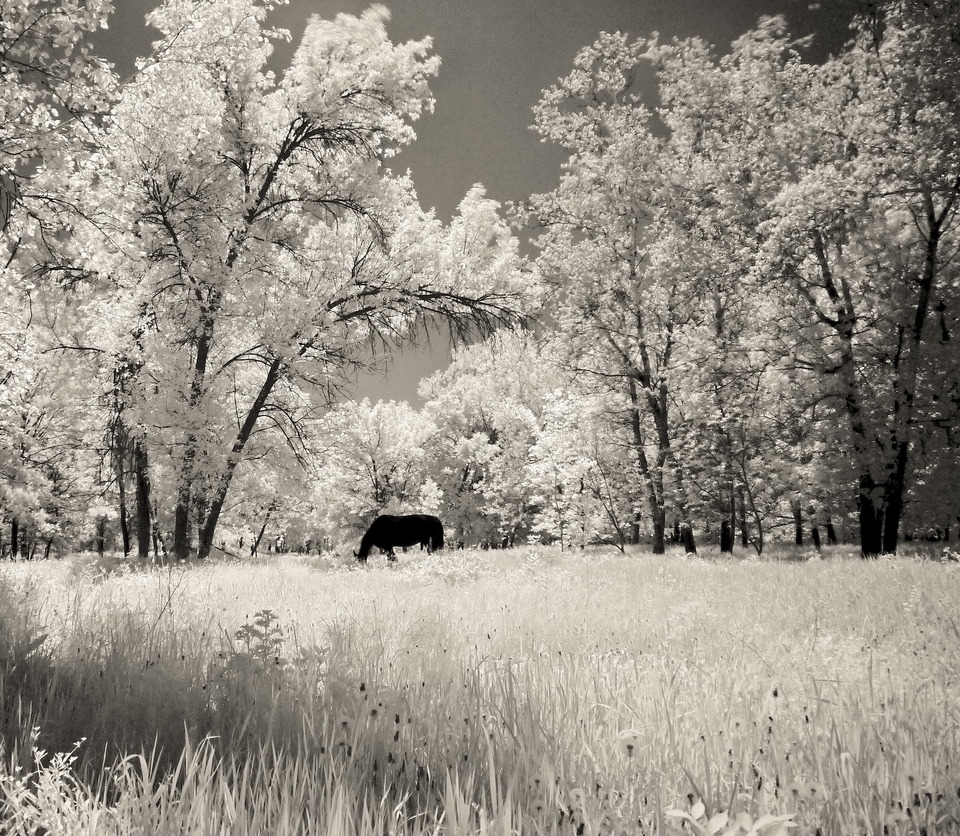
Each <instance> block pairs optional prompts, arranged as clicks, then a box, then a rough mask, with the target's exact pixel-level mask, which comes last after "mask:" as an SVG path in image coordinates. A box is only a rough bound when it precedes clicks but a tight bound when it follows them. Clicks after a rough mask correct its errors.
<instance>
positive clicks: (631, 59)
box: [530, 33, 696, 554]
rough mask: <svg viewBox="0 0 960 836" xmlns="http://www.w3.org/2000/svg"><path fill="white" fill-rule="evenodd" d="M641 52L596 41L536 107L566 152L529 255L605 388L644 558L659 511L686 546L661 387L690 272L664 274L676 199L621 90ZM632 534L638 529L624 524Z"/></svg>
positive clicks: (635, 103) (587, 373)
mask: <svg viewBox="0 0 960 836" xmlns="http://www.w3.org/2000/svg"><path fill="white" fill-rule="evenodd" d="M649 48H650V44H648V42H646V41H645V40H637V41H634V42H632V43H631V42H629V41H628V40H627V38H626V36H624V35H622V34H619V33H618V34H614V35H609V34H604V35H601V37H600V39H599V40H598V41H597V42H596V43H595V44H594V45H593V46H591V47H588V48H586V49H584V50H582V51H581V52H580V53H579V54H578V55H577V57H576V59H575V62H574V70H573V72H571V73H570V74H569V75H568V76H566V77H565V78H563V79H561V80H560V82H559V83H558V84H557V85H555V86H554V87H553V88H551V89H550V90H548V91H547V92H546V93H545V95H544V98H543V100H542V101H541V102H540V104H539V105H538V106H537V107H536V108H535V114H536V127H537V130H538V131H539V132H540V133H541V134H542V135H543V136H544V137H545V138H547V139H549V140H551V141H553V142H555V143H557V144H559V145H560V146H561V147H563V148H564V149H565V150H567V151H568V152H569V153H570V157H569V159H568V160H567V162H566V163H564V174H563V176H562V178H561V182H560V185H559V186H558V188H557V189H555V190H554V191H553V192H551V193H549V194H546V195H539V196H535V197H534V198H532V200H531V207H530V210H531V213H532V215H533V217H534V219H535V221H536V223H537V224H538V225H539V226H540V228H541V231H540V233H539V235H538V236H537V245H538V246H539V247H540V249H541V254H540V256H539V257H538V259H537V262H538V265H539V268H540V270H541V271H542V272H543V274H544V276H545V278H546V280H548V281H551V282H554V283H555V284H556V286H557V291H558V292H557V298H558V299H559V302H558V310H557V313H556V317H557V321H558V327H559V329H560V331H561V332H562V333H563V334H564V337H565V341H566V343H567V345H568V346H569V347H570V351H569V355H568V358H567V362H568V364H569V365H570V366H571V368H573V369H576V370H577V372H578V373H579V374H580V376H581V379H582V380H586V379H589V380H592V381H593V383H592V384H591V385H590V388H592V390H593V391H596V392H597V393H604V394H606V393H610V392H616V393H617V394H618V395H619V397H620V400H621V403H622V406H621V414H622V419H621V420H622V421H623V423H624V425H625V426H626V427H627V428H629V434H630V436H629V437H630V439H631V446H632V451H631V455H632V458H633V460H634V462H635V467H636V472H637V483H638V485H639V486H640V490H639V491H638V494H640V495H642V496H643V498H644V501H645V504H646V507H647V509H648V513H649V517H650V521H651V526H652V531H653V550H654V552H655V553H657V554H662V553H663V552H664V550H665V531H666V517H667V509H668V507H674V508H676V509H677V512H678V513H679V515H680V516H681V517H682V519H683V528H684V533H685V541H686V542H687V544H688V548H690V549H691V550H693V549H694V548H695V547H694V546H693V534H692V526H691V522H690V518H689V500H688V496H687V491H686V485H685V477H684V472H683V468H682V466H681V463H680V461H679V459H678V457H677V455H676V450H675V445H674V441H675V439H674V422H673V421H672V418H671V390H672V389H673V388H675V387H676V386H677V385H678V383H677V381H678V377H677V375H678V369H677V366H676V360H677V340H678V337H679V333H680V331H681V330H682V329H683V328H684V327H685V325H686V323H687V322H688V321H689V320H690V317H691V315H692V312H693V306H694V304H695V298H696V293H695V285H694V284H691V282H690V279H691V274H690V273H684V271H682V270H677V269H675V265H674V261H675V258H676V255H677V250H676V247H675V243H676V239H675V237H674V236H673V235H672V227H671V224H672V213H673V208H674V204H675V203H676V198H675V196H674V193H673V191H672V189H673V188H674V186H675V178H674V177H673V175H672V169H673V167H674V162H673V154H672V149H671V147H670V144H669V143H668V142H665V141H663V140H662V139H660V138H659V137H658V136H657V135H656V132H655V130H654V125H653V124H652V122H653V118H652V114H651V113H650V111H649V109H648V108H646V107H645V106H644V105H643V103H642V102H641V101H640V99H639V97H638V96H637V95H636V94H635V93H634V92H632V85H633V82H634V77H635V74H636V73H637V72H638V65H640V64H641V62H642V61H643V59H644V56H645V55H646V53H647V50H648V49H649ZM635 529H636V531H637V532H638V531H639V523H635Z"/></svg>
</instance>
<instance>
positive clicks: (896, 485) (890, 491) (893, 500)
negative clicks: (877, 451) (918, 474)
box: [883, 441, 908, 554]
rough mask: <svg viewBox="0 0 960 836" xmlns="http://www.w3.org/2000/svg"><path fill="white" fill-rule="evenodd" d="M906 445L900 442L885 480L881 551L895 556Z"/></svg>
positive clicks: (904, 481)
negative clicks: (885, 499)
mask: <svg viewBox="0 0 960 836" xmlns="http://www.w3.org/2000/svg"><path fill="white" fill-rule="evenodd" d="M907 455H908V449H907V444H906V443H904V442H902V441H901V444H900V449H899V450H897V461H896V466H895V468H894V472H893V474H892V475H891V476H890V478H889V479H888V480H887V490H886V496H887V506H886V508H885V510H884V515H883V551H884V553H886V554H896V551H897V543H898V541H899V537H900V521H901V519H902V518H903V494H904V488H905V483H906V472H907Z"/></svg>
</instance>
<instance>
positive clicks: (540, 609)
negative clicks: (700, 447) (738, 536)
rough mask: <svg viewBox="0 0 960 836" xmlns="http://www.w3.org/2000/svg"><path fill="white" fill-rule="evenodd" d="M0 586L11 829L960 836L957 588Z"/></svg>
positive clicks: (848, 574)
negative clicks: (788, 831) (788, 828)
mask: <svg viewBox="0 0 960 836" xmlns="http://www.w3.org/2000/svg"><path fill="white" fill-rule="evenodd" d="M0 584H2V588H3V590H4V591H3V593H2V600H0V700H2V705H0V717H2V718H3V719H2V723H3V725H2V739H3V741H4V745H5V750H4V755H3V759H2V761H3V764H2V775H0V792H2V797H3V799H4V800H3V801H2V804H3V808H2V809H3V813H2V820H5V821H6V832H11V833H31V834H32V833H34V832H37V828H38V827H43V828H46V829H47V832H51V833H69V834H74V833H98V834H99V833H104V834H106V833H117V834H121V833H122V834H128V833H150V834H153V833H161V834H163V833H211V834H213V833H216V834H221V833H231V834H234V833H236V834H240V833H271V834H274V833H275V834H287V833H290V834H292V833H298V834H300V833H325V834H328V833H334V834H337V833H350V834H368V833H374V832H376V833H381V834H382V833H426V832H429V833H436V832H439V831H442V832H445V833H478V832H483V833H486V832H497V833H507V832H511V833H515V832H522V833H531V832H532V833H558V832H563V833H574V834H589V835H590V836H592V834H605V833H668V832H673V831H674V830H677V829H678V828H681V827H682V828H683V832H689V833H721V834H723V833H737V834H742V833H746V832H748V831H752V832H753V833H756V834H766V836H772V834H775V833H778V832H783V830H784V817H787V816H789V819H788V820H787V822H786V823H787V824H789V823H794V824H796V825H798V827H799V830H796V829H795V830H793V831H792V832H801V833H811V834H812V833H816V832H817V831H818V830H819V832H820V833H822V834H833V833H836V834H848V833H849V834H853V833H881V832H883V831H884V827H886V828H887V832H889V833H891V834H899V833H920V832H921V829H920V828H921V827H924V828H926V830H925V831H924V832H926V833H927V834H933V833H950V832H956V831H957V830H958V829H960V798H958V793H960V766H958V764H957V757H956V756H957V753H958V752H960V732H958V705H960V693H958V681H960V641H958V640H960V631H958V617H960V615H958V613H960V607H958V602H960V570H958V567H957V566H956V565H953V564H950V565H941V564H939V563H935V562H931V561H915V560H897V561H894V560H884V561H879V562H864V561H860V560H855V559H847V558H845V557H844V555H843V554H842V553H840V552H834V553H832V554H831V555H830V556H829V557H828V559H827V560H823V561H820V560H817V561H811V562H806V563H798V562H792V561H791V562H762V563H760V562H756V561H740V560H736V561H733V560H725V561H720V560H716V559H707V560H703V559H695V560H689V559H686V558H684V557H682V556H681V555H679V554H671V555H668V556H667V557H666V558H659V559H658V558H655V557H653V556H651V555H646V554H634V555H627V556H620V555H618V554H616V553H614V552H612V551H604V550H599V551H589V552H587V553H576V554H569V553H564V554H561V553H560V552H558V551H555V550H550V549H543V548H538V549H533V548H520V549H514V550H511V551H505V552H475V551H466V552H447V553H440V554H436V555H433V556H429V557H428V556H426V555H419V554H417V555H414V554H410V555H407V556H403V557H401V560H400V563H399V564H398V565H395V566H389V565H387V564H386V563H384V562H382V561H380V560H376V561H373V563H372V565H371V566H369V567H367V568H366V569H355V568H354V567H352V566H349V565H346V564H343V563H338V562H321V561H317V560H312V561H302V560H297V559H295V558H281V559H274V560H271V561H269V562H265V563H262V564H208V565H204V566H189V567H178V568H173V569H166V570H151V571H133V570H124V571H113V572H110V573H109V574H106V575H104V574H98V572H97V565H96V562H95V561H91V560H89V559H80V558H77V559H74V560H71V561H62V562H51V563H46V564H34V565H30V564H12V565H5V566H3V567H0ZM78 741H79V742H78ZM681 813H682V814H683V815H681ZM764 816H767V817H768V818H763V817H764Z"/></svg>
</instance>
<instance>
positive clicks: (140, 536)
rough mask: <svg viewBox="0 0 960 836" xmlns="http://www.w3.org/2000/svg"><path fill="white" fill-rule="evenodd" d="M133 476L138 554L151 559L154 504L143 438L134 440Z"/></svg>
mask: <svg viewBox="0 0 960 836" xmlns="http://www.w3.org/2000/svg"><path fill="white" fill-rule="evenodd" d="M133 478H134V486H135V489H136V501H137V556H138V557H139V558H140V559H141V560H149V558H150V540H151V533H152V525H151V522H152V520H151V508H152V506H151V504H150V472H149V470H148V461H147V450H146V448H145V447H144V440H143V439H142V438H137V439H135V440H134V442H133ZM154 553H156V547H154Z"/></svg>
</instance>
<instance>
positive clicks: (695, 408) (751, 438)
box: [0, 0, 960, 557]
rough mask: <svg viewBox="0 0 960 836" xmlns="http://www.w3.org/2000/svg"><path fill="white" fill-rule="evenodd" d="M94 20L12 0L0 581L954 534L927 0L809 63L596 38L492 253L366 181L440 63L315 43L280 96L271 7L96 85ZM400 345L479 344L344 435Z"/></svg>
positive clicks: (795, 57)
mask: <svg viewBox="0 0 960 836" xmlns="http://www.w3.org/2000/svg"><path fill="white" fill-rule="evenodd" d="M101 5H102V4H100V3H97V2H94V0H88V2H87V3H86V4H85V5H81V6H78V7H77V8H71V9H66V10H64V9H61V8H60V7H59V6H57V5H56V4H52V3H50V2H47V0H31V2H29V3H17V4H14V3H13V2H12V0H4V2H3V9H4V20H9V21H10V22H11V23H10V25H9V26H7V27H6V28H5V29H4V31H3V36H2V37H3V38H4V39H6V40H7V42H6V43H5V51H4V52H3V53H2V55H3V58H2V60H3V61H4V62H6V63H5V65H4V66H5V67H7V65H9V67H10V68H11V70H10V72H6V71H5V72H4V73H3V75H2V76H0V87H2V92H3V96H2V97H0V104H2V106H3V108H4V114H3V115H4V116H5V122H4V125H5V127H4V128H3V129H2V130H4V131H5V133H4V134H3V135H2V136H0V183H2V186H3V188H2V193H3V200H2V202H0V208H2V209H3V221H4V233H3V235H4V237H3V248H4V253H3V263H4V264H5V267H4V273H3V277H4V283H3V293H4V294H5V297H6V298H5V302H6V304H5V305H4V308H3V310H4V313H3V317H4V320H3V326H2V327H3V341H2V351H3V356H2V357H0V372H2V376H0V399H2V401H3V406H4V409H3V413H2V416H0V438H2V443H0V457H2V460H0V466H2V473H3V487H2V490H3V493H2V495H0V503H2V508H3V513H4V517H5V522H6V526H5V529H6V530H7V531H8V532H9V533H10V539H11V540H12V539H13V537H14V532H16V535H15V536H16V537H17V539H18V547H19V548H21V549H22V548H23V545H22V544H23V543H24V542H31V543H36V544H37V546H36V548H37V549H39V548H40V546H41V545H43V544H44V543H46V544H48V545H50V544H54V545H55V544H56V543H58V542H59V543H61V544H63V545H65V546H74V545H76V544H78V543H84V544H87V545H89V544H90V543H95V542H97V541H98V540H99V541H101V542H103V541H105V540H106V539H107V538H108V537H109V536H111V534H112V533H114V532H115V533H116V536H117V537H118V538H119V540H120V541H121V542H122V544H123V546H124V549H125V550H126V549H129V550H131V551H138V552H139V553H140V554H141V555H143V556H146V555H147V554H149V553H150V552H151V551H154V552H161V553H162V552H163V551H164V549H167V550H168V551H169V553H170V554H172V555H174V556H177V557H186V556H188V555H190V554H193V553H197V554H199V555H200V556H201V557H203V556H206V555H207V554H208V553H209V552H210V550H211V548H213V547H214V546H216V545H217V544H218V543H223V544H236V546H237V547H239V543H240V538H241V537H243V538H244V543H246V544H249V543H251V541H255V540H256V539H257V537H258V536H259V535H260V534H262V532H263V531H265V530H267V528H269V527H270V526H272V525H276V526H278V530H280V529H282V530H285V531H286V532H287V541H288V543H293V542H294V541H295V540H296V541H298V542H306V541H307V540H310V541H311V542H312V543H317V542H320V541H321V540H323V541H326V542H333V541H337V540H339V539H343V540H346V539H351V538H354V537H356V535H357V533H358V531H359V530H360V529H362V528H363V526H364V525H365V524H366V523H368V522H369V520H370V519H371V518H372V516H373V515H375V514H376V513H377V512H378V511H380V510H383V509H388V510H407V509H416V510H425V511H433V512H436V513H439V514H440V515H441V516H442V517H443V518H444V520H445V522H446V524H447V527H448V529H449V532H450V534H449V536H450V538H451V539H454V540H463V541H465V542H468V543H503V542H508V543H511V542H518V541H522V540H524V539H527V538H535V539H540V540H551V541H559V542H561V543H563V544H578V543H586V542H595V541H604V542H614V543H617V544H625V543H628V542H637V541H644V540H649V541H650V542H651V543H652V546H653V549H654V551H657V552H662V551H663V550H664V549H665V546H666V543H667V542H668V540H669V539H670V538H671V537H673V538H674V539H679V540H681V541H683V542H684V543H685V544H686V546H687V548H688V549H693V548H695V544H696V541H697V539H698V538H701V539H702V538H703V537H704V536H706V535H707V532H710V535H709V536H711V537H714V536H715V537H716V538H717V539H718V540H719V541H720V542H721V544H722V546H723V547H724V548H732V547H733V544H734V542H735V541H737V540H739V541H740V542H741V543H743V542H747V543H750V544H751V545H752V547H754V548H756V549H757V550H758V551H762V549H763V546H764V544H765V543H766V542H768V541H769V539H770V538H771V537H786V538H788V539H790V540H799V538H800V537H809V538H811V539H814V540H815V539H816V538H823V539H826V540H829V539H831V538H832V537H834V536H837V535H838V533H839V536H843V537H845V538H847V539H851V540H854V541H856V542H858V543H859V545H860V548H861V550H862V552H863V554H864V555H867V556H873V555H877V554H881V553H884V552H894V551H896V549H897V546H898V544H899V542H900V541H901V540H902V539H903V538H904V537H905V536H912V535H917V536H925V535H927V534H929V533H933V532H939V535H938V536H946V535H947V534H948V533H949V532H950V531H951V530H955V527H956V525H957V522H958V514H960V351H958V337H957V326H958V316H960V315H958V311H960V276H958V272H960V266H958V262H957V252H958V244H960V240H958V234H957V229H956V215H957V202H958V197H960V83H958V82H960V37H958V32H960V10H958V6H957V4H956V3H955V2H951V0H929V2H921V0H891V2H887V3H884V4H879V5H878V6H877V7H876V8H872V9H871V10H870V11H868V12H865V13H864V15H862V16H861V17H860V18H858V19H857V20H855V21H854V22H853V24H854V25H853V28H852V30H851V40H850V42H849V44H848V45H847V46H846V47H845V48H844V49H843V50H842V51H841V52H840V53H839V54H838V55H836V56H834V57H831V58H830V59H829V60H827V61H824V62H819V63H814V62H811V61H808V60H806V59H805V50H806V48H807V44H805V43H804V42H802V41H797V40H795V39H793V38H791V36H790V35H789V33H788V29H787V24H786V22H785V21H784V20H782V19H780V18H769V19H764V20H762V21H761V22H760V24H759V25H758V27H757V28H756V29H755V30H753V31H751V32H748V33H746V34H745V35H743V36H742V37H741V38H739V39H738V40H737V41H736V42H734V44H733V45H732V47H731V48H730V50H729V52H725V53H722V54H721V53H720V52H719V51H718V50H716V49H715V48H714V47H712V46H711V45H709V44H707V43H705V42H703V41H700V40H697V39H687V40H679V41H675V42H672V43H669V44H665V43H660V42H659V41H658V40H657V39H656V38H655V37H654V38H639V39H630V38H629V37H627V36H625V35H622V34H619V33H618V34H604V35H602V36H601V37H600V39H599V40H598V41H597V42H596V43H595V44H593V45H592V46H589V47H587V48H585V49H584V50H582V51H581V52H580V54H579V55H578V56H577V58H576V60H575V66H574V68H573V70H572V71H571V73H570V74H569V75H567V76H566V77H565V78H562V79H560V80H559V81H558V82H557V83H556V84H555V85H554V86H553V87H552V88H550V89H549V90H546V91H545V92H544V94H543V97H542V99H541V101H540V102H539V104H538V105H537V106H536V108H535V109H534V127H535V128H536V130H537V131H538V132H539V133H540V134H541V136H542V137H543V138H544V139H545V140H546V141H549V142H551V143H553V144H555V145H557V146H559V147H560V148H562V149H563V150H564V152H565V153H566V154H567V160H566V162H565V164H564V167H563V170H562V173H561V176H560V178H559V181H558V185H557V188H556V189H554V190H553V191H552V192H550V193H547V194H542V195H533V196H531V197H530V198H529V200H528V201H526V202H525V204H524V205H522V206H515V207H512V210H511V211H512V216H511V217H510V222H511V223H512V226H511V223H508V221H507V220H506V219H505V218H504V213H502V212H501V211H500V207H499V205H498V204H496V203H494V202H493V201H490V200H489V199H487V198H486V197H485V195H484V193H483V190H482V188H480V187H476V188H474V189H473V190H471V191H470V192H469V193H468V194H467V195H466V197H465V199H464V201H463V203H462V204H461V207H460V210H459V212H458V214H457V215H456V217H455V218H454V219H453V221H452V222H451V223H449V224H442V223H440V222H439V221H438V220H437V218H436V217H435V216H434V215H433V214H432V213H430V212H424V211H423V210H422V209H421V208H420V206H419V203H418V201H417V198H416V194H415V192H414V190H413V186H412V183H411V182H410V181H409V180H408V179H407V178H404V177H396V176H394V175H392V174H391V173H390V171H389V170H388V169H387V168H385V166H384V161H385V160H386V159H388V158H389V156H390V155H391V154H392V153H393V152H394V151H395V150H396V149H397V148H399V147H400V146H402V145H403V144H405V143H407V142H410V141H412V139H413V138H414V133H413V129H412V124H413V122H414V121H415V120H416V118H417V117H418V116H419V114H420V113H421V112H422V110H423V109H424V108H428V107H430V106H431V105H432V99H431V98H430V94H429V90H428V87H427V82H428V80H429V78H430V77H431V76H432V75H433V74H434V73H435V72H436V70H437V60H436V59H435V58H434V57H432V56H431V55H430V53H429V50H430V44H429V41H422V42H411V43H407V44H400V45H395V44H392V43H391V42H390V41H389V39H388V37H387V35H386V17H385V13H384V12H383V11H382V9H379V8H378V9H374V10H371V11H370V12H368V13H366V14H365V15H363V16H362V17H361V18H349V17H345V16H341V17H338V18H337V19H336V20H335V21H332V22H331V21H322V20H319V19H314V20H313V21H312V22H311V23H310V24H309V26H308V27H307V30H306V32H305V35H304V38H303V41H302V43H301V44H300V46H299V48H298V49H297V51H296V52H295V54H294V57H293V59H292V61H291V63H290V66H289V67H288V68H287V69H286V70H285V72H284V73H283V74H282V75H281V76H280V78H279V79H275V78H274V77H273V76H272V75H271V74H270V73H268V72H267V71H266V69H265V65H266V57H267V55H268V54H269V51H270V48H271V41H272V39H273V38H275V37H277V34H276V33H274V32H272V30H270V29H269V28H268V27H266V25H265V15H266V11H265V7H264V6H263V5H262V4H260V3H257V2H254V0H244V2H240V3H237V2H230V3H227V2H226V0H206V2H203V3H199V4H192V5H191V6H190V7H189V8H188V7H185V6H183V5H182V4H173V3H170V4H164V5H161V6H160V7H159V8H158V9H157V10H156V11H155V12H153V13H152V15H151V23H152V25H154V26H155V27H156V28H158V29H159V30H160V33H161V38H160V40H159V41H157V43H156V45H155V47H154V54H153V55H152V56H150V60H148V61H145V62H143V63H142V65H141V66H140V68H139V70H138V72H137V73H136V75H135V76H134V77H133V78H132V79H130V80H128V81H126V82H123V83H120V82H119V81H118V80H117V79H116V78H114V77H113V75H112V72H111V70H110V68H109V67H106V66H105V65H104V64H103V62H100V61H98V60H97V59H95V58H94V57H92V55H91V54H90V53H89V51H85V50H83V48H82V46H80V45H81V44H82V43H83V41H82V38H78V37H74V35H77V36H79V35H82V34H83V33H84V32H86V31H88V30H90V29H91V28H93V27H95V26H96V25H98V24H99V22H100V20H102V18H103V9H102V8H101ZM8 7H9V8H8ZM228 7H229V8H228ZM228 11H229V14H227V12H228ZM51 66H53V67H56V68H57V72H56V73H53V72H38V70H40V69H44V70H47V69H49V68H50V67H51ZM24 67H25V68H27V69H26V70H24V69H22V68H24ZM31 67H32V68H33V70H32V71H31V70H30V68H31ZM640 77H651V78H655V80H656V89H657V96H656V100H655V102H645V101H644V100H643V99H642V98H641V97H640V95H639V93H638V91H639V89H640V86H639V85H637V84H636V79H637V78H640ZM61 80H62V82H61ZM520 230H525V231H526V233H529V235H530V239H531V243H532V245H533V248H534V249H533V254H532V256H531V257H529V258H525V257H523V256H522V255H521V246H520V243H519V240H518V237H517V236H518V234H519V232H520ZM534 318H536V320H537V322H538V327H537V329H536V332H537V334H538V335H539V336H538V337H537V338H536V339H533V338H532V337H530V336H521V335H519V333H518V332H517V331H516V329H518V328H522V327H523V326H524V325H525V324H527V323H529V322H530V321H531V320H533V319H534ZM427 323H443V324H445V325H447V326H449V327H450V328H451V329H452V330H453V332H454V333H455V334H458V335H459V336H461V337H469V338H471V339H478V340H480V341H479V342H478V343H477V344H476V345H475V346H473V347H472V348H464V349H462V350H461V351H460V352H459V353H458V354H457V355H456V358H455V361H454V363H453V364H452V366H451V367H450V368H449V369H448V370H446V371H444V372H442V373H440V374H438V375H435V376H434V377H432V378H430V379H428V380H426V381H424V382H423V384H422V387H421V394H422V396H423V398H424V400H425V405H424V407H423V408H422V409H420V410H414V409H413V408H412V407H410V406H408V405H406V404H393V403H388V404H383V403H381V404H373V405H371V404H368V403H365V402H364V403H343V402H342V401H343V398H342V396H341V394H342V391H343V389H344V386H345V385H347V382H348V381H349V380H350V377H351V374H352V373H353V371H354V370H355V369H356V368H357V367H358V366H361V365H362V364H363V363H364V359H365V358H367V357H369V347H370V346H371V345H375V346H379V347H381V348H389V347H392V346H395V345H398V344H402V343H404V342H405V341H409V340H415V339H417V338H418V336H419V335H421V334H422V333H423V328H424V326H425V325H426V324H427ZM491 334H493V335H494V336H490V335H491ZM485 337H486V338H487V339H486V340H485V341H484V340H483V338H485ZM24 538H26V540H25V539H24ZM46 548H47V546H46V545H44V546H43V550H44V551H45V550H46ZM28 550H29V551H33V553H36V551H34V547H33V546H31V547H29V549H28Z"/></svg>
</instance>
